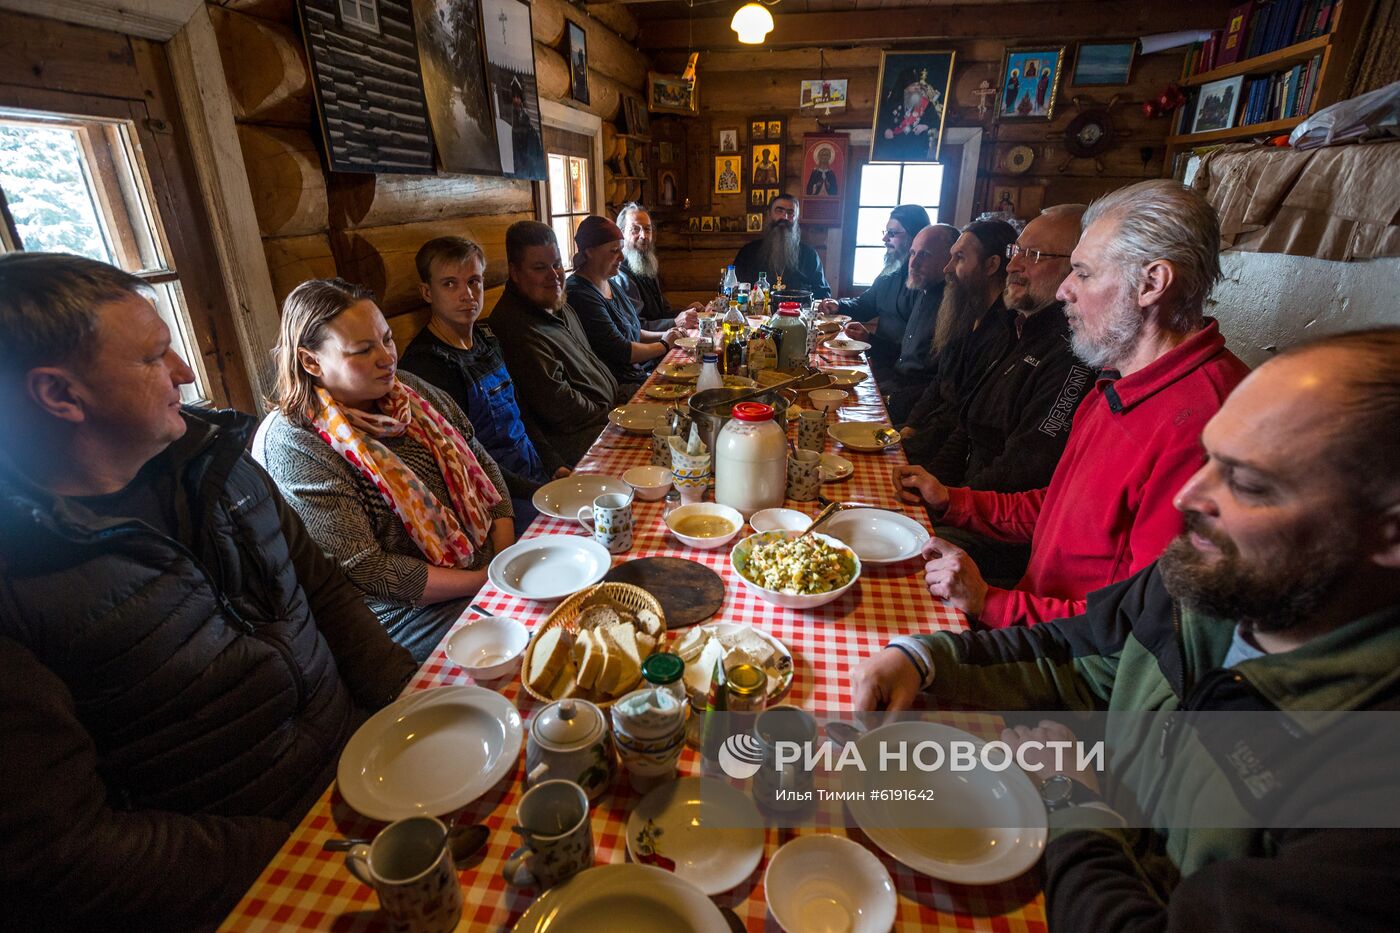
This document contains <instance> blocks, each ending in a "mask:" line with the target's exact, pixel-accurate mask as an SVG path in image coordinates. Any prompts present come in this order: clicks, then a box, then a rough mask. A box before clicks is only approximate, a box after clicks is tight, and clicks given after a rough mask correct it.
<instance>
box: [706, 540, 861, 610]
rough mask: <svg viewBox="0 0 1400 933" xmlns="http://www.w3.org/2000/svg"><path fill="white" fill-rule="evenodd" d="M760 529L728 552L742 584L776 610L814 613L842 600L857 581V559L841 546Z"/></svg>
mask: <svg viewBox="0 0 1400 933" xmlns="http://www.w3.org/2000/svg"><path fill="white" fill-rule="evenodd" d="M800 536H801V532H798V531H765V532H761V533H760V534H756V535H749V536H748V537H747V538H745V539H744V540H742V541H740V542H739V543H738V544H736V545H734V547H733V549H732V550H731V551H730V552H729V563H730V565H731V566H733V568H734V570H735V572H736V573H738V574H739V579H741V580H743V581H744V585H745V586H747V587H748V588H749V589H751V590H753V591H754V592H755V593H757V594H758V595H759V596H760V597H762V598H763V599H765V600H767V601H768V602H770V603H772V604H773V605H775V606H782V607H783V608H785V609H815V608H817V607H818V606H825V605H826V604H827V603H830V602H834V601H836V600H838V599H840V598H841V595H842V594H843V593H845V592H846V591H847V590H849V589H850V588H851V587H853V586H855V583H856V581H857V580H859V579H860V558H859V557H857V556H856V553H855V551H852V550H851V549H850V548H849V547H847V546H846V545H845V544H843V543H841V542H840V541H838V540H837V539H835V538H833V537H831V536H829V535H824V534H820V533H817V532H813V533H812V534H810V535H807V536H806V537H805V538H803V537H800Z"/></svg>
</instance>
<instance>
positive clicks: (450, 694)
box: [336, 684, 523, 822]
mask: <svg viewBox="0 0 1400 933" xmlns="http://www.w3.org/2000/svg"><path fill="white" fill-rule="evenodd" d="M522 736H523V733H522V731H521V728H520V713H519V711H518V710H516V708H515V707H514V706H513V705H512V704H511V702H510V701H509V700H507V699H506V698H505V697H503V696H501V695H500V694H499V693H496V692H495V691H494V690H487V689H485V688H484V687H475V686H471V685H465V684H464V685H459V686H455V687H436V688H433V689H431V690H420V691H418V692H417V693H411V694H409V695H408V696H406V697H403V698H402V699H400V700H398V701H397V702H395V703H391V704H390V705H388V706H386V707H384V708H383V709H382V710H380V711H379V712H377V713H375V714H374V715H373V716H371V717H370V718H369V719H368V720H366V721H365V724H364V725H362V726H360V728H359V729H357V730H356V731H355V734H354V735H352V736H351V737H350V741H349V742H347V743H345V750H344V751H343V752H341V753H340V764H339V765H338V766H337V768H336V783H337V784H339V785H340V794H341V796H342V797H344V798H345V802H346V803H347V804H349V805H350V806H351V807H352V808H354V810H355V812H357V813H360V814H362V815H364V816H367V817H369V818H370V819H372V820H382V821H384V822H389V821H391V820H398V819H403V818H404V817H406V816H418V815H427V816H442V815H443V814H446V813H451V812H452V811H454V810H457V809H458V808H460V807H464V806H466V805H467V804H469V803H471V802H472V801H473V800H475V799H476V798H478V797H480V796H481V795H482V794H484V793H486V791H488V790H489V789H490V788H491V787H492V785H494V784H495V783H496V782H497V781H499V780H500V779H501V778H503V777H504V776H505V775H506V774H507V773H508V772H509V771H510V770H511V769H512V768H514V767H515V763H516V761H517V760H519V758H520V742H521V739H522Z"/></svg>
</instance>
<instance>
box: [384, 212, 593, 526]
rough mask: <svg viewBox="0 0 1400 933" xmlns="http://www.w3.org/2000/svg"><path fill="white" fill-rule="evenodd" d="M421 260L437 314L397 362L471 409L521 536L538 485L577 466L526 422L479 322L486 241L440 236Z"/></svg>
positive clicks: (425, 293) (421, 283) (422, 282)
mask: <svg viewBox="0 0 1400 933" xmlns="http://www.w3.org/2000/svg"><path fill="white" fill-rule="evenodd" d="M415 262H416V265H417V267H418V289H419V291H420V292H421V294H422V297H423V300H424V301H425V302H426V303H427V305H428V309H429V311H430V312H431V313H432V316H431V317H430V318H429V319H428V324H427V326H426V327H424V328H423V329H422V330H421V331H419V333H418V336H417V337H414V338H413V341H412V342H411V343H409V345H408V349H406V350H404V352H403V355H402V356H400V357H399V368H401V369H405V370H407V371H408V372H411V373H413V374H414V375H416V376H422V377H423V378H424V379H426V380H427V381H428V382H431V383H432V384H433V385H435V386H437V387H438V388H439V389H441V390H443V391H444V392H446V393H447V394H448V395H450V396H451V397H452V400H453V401H454V402H456V403H457V405H458V406H459V407H460V408H461V409H462V411H463V412H465V413H466V416H467V419H468V420H469V421H471V423H472V427H473V428H474V429H475V431H476V439H477V440H478V441H480V442H481V445H482V446H483V447H485V448H486V450H487V452H488V453H490V454H491V458H492V459H493V460H495V461H496V465H497V466H499V467H500V468H501V475H502V476H503V477H504V478H505V481H506V486H507V488H509V490H510V495H511V504H512V505H513V506H514V512H515V534H516V536H517V537H519V536H520V534H521V533H522V532H524V530H525V529H526V528H528V527H529V525H530V522H531V521H533V520H534V518H535V516H536V515H537V514H539V513H538V512H536V511H535V507H534V505H533V504H531V497H532V496H533V495H534V492H535V490H536V489H538V488H539V487H540V485H541V484H543V483H547V482H549V481H550V480H551V479H558V478H559V477H562V476H568V475H569V473H570V472H572V471H571V470H570V469H569V468H568V467H567V466H565V465H564V461H563V459H562V458H561V457H560V456H559V454H558V452H557V451H556V450H555V449H554V446H553V445H552V444H550V443H549V442H548V441H546V440H545V439H544V437H543V436H542V432H541V431H540V430H539V428H538V426H535V427H534V430H530V428H531V426H530V425H528V424H526V422H525V419H524V417H523V415H522V413H521V411H520V405H519V404H518V403H517V402H516V399H515V386H514V385H512V383H511V381H510V373H509V372H508V371H507V370H506V362H505V358H504V357H502V356H501V345H500V343H499V342H498V341H497V340H496V336H495V335H494V334H493V333H491V329H490V328H489V327H487V326H486V325H485V324H482V323H481V322H479V321H478V320H477V318H478V316H479V315H480V314H481V304H482V297H483V286H484V284H485V283H484V280H483V276H484V275H485V272H486V254H485V253H484V252H482V249H481V247H480V246H478V245H477V244H475V243H473V242H472V241H471V240H468V239H465V238H464V237H459V236H444V237H436V238H435V239H432V240H429V241H428V242H427V243H424V244H423V246H422V247H421V248H419V250H418V255H417V257H416V259H415Z"/></svg>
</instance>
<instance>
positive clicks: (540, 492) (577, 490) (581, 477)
mask: <svg viewBox="0 0 1400 933" xmlns="http://www.w3.org/2000/svg"><path fill="white" fill-rule="evenodd" d="M631 491H632V487H631V486H628V485H627V484H626V483H624V482H623V481H622V480H621V479H619V478H618V477H616V476H604V475H603V474H601V473H574V474H572V475H571V476H566V477H564V478H563V479H556V480H554V481H553V482H549V483H545V484H544V485H543V486H541V487H540V488H539V489H536V490H535V494H534V496H532V497H531V499H530V502H531V503H533V504H534V506H535V508H537V509H539V510H540V511H541V512H543V513H544V514H546V515H553V516H554V517H555V518H567V519H571V520H572V521H578V510H579V509H581V508H583V507H584V506H585V505H592V504H593V500H594V499H596V498H598V497H599V496H603V495H607V494H608V493H610V492H620V493H622V494H623V495H627V494H629V493H631Z"/></svg>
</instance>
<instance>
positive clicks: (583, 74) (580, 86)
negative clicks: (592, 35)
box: [569, 20, 588, 104]
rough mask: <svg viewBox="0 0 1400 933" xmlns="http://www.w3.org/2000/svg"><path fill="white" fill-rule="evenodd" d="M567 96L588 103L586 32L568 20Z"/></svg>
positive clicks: (581, 102)
mask: <svg viewBox="0 0 1400 933" xmlns="http://www.w3.org/2000/svg"><path fill="white" fill-rule="evenodd" d="M569 96H570V97H572V98H573V99H574V100H576V101H578V102H579V103H580V104H586V103H588V33H586V32H584V31H583V27H582V26H580V25H579V24H578V23H575V22H574V21H573V20H570V21H569Z"/></svg>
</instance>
